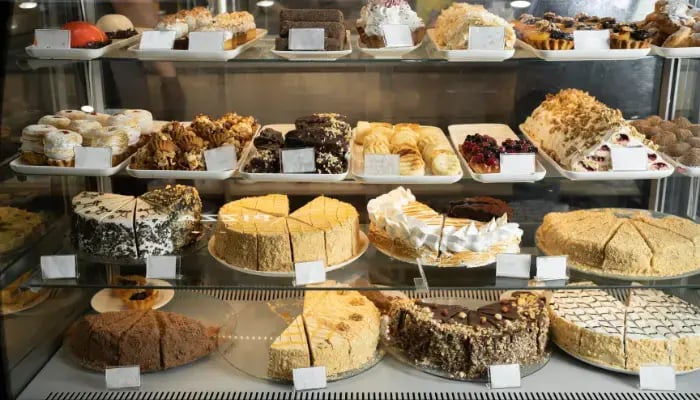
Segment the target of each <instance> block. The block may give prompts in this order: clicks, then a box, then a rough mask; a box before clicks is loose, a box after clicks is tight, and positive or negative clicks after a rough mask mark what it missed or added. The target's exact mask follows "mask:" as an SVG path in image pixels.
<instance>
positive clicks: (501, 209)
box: [447, 196, 513, 222]
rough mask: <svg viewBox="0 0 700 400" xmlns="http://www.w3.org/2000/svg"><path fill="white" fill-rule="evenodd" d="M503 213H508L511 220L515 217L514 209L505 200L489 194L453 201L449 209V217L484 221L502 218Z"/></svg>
mask: <svg viewBox="0 0 700 400" xmlns="http://www.w3.org/2000/svg"><path fill="white" fill-rule="evenodd" d="M503 214H507V215H508V220H510V219H511V218H512V217H513V209H512V208H510V207H509V206H508V203H506V202H505V201H503V200H499V199H496V198H493V197H488V196H478V197H467V198H466V199H462V200H457V201H451V202H450V206H449V209H448V211H447V216H448V217H452V218H468V219H473V220H476V221H482V222H489V221H490V220H491V219H493V218H500V217H501V216H503Z"/></svg>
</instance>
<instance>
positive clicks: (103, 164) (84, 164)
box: [75, 146, 112, 169]
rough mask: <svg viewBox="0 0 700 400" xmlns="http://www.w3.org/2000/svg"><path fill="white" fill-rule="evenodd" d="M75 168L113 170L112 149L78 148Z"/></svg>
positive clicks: (76, 149)
mask: <svg viewBox="0 0 700 400" xmlns="http://www.w3.org/2000/svg"><path fill="white" fill-rule="evenodd" d="M75 168H93V169H106V168H112V149H111V148H109V147H82V146H80V147H76V148H75Z"/></svg>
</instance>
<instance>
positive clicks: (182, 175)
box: [126, 166, 236, 180]
mask: <svg viewBox="0 0 700 400" xmlns="http://www.w3.org/2000/svg"><path fill="white" fill-rule="evenodd" d="M126 173H127V174H129V175H131V176H133V177H134V178H140V179H209V180H224V179H228V178H230V177H232V176H233V175H234V174H235V173H236V170H235V169H229V170H226V171H181V170H156V169H132V168H131V166H127V167H126Z"/></svg>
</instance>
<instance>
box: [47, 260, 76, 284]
mask: <svg viewBox="0 0 700 400" xmlns="http://www.w3.org/2000/svg"><path fill="white" fill-rule="evenodd" d="M40 264H41V279H42V280H50V279H78V266H77V262H76V257H75V254H69V255H61V256H41V259H40Z"/></svg>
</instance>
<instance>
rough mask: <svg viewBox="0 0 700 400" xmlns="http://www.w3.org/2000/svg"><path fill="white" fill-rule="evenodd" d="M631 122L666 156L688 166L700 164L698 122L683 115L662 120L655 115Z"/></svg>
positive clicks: (699, 131) (699, 127)
mask: <svg viewBox="0 0 700 400" xmlns="http://www.w3.org/2000/svg"><path fill="white" fill-rule="evenodd" d="M631 124H632V126H634V127H635V128H637V130H638V131H639V132H641V133H642V134H643V135H644V136H646V138H647V139H649V140H650V141H652V142H653V143H654V144H656V145H657V146H659V151H660V152H663V153H664V154H666V156H668V157H671V158H673V159H674V160H676V161H678V162H680V163H681V164H683V165H685V166H688V167H696V166H700V124H693V123H691V122H690V121H689V120H688V119H687V118H685V117H678V118H676V119H674V120H672V121H664V120H663V118H661V117H659V116H656V115H654V116H651V117H648V118H646V119H640V120H635V121H632V122H631Z"/></svg>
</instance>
